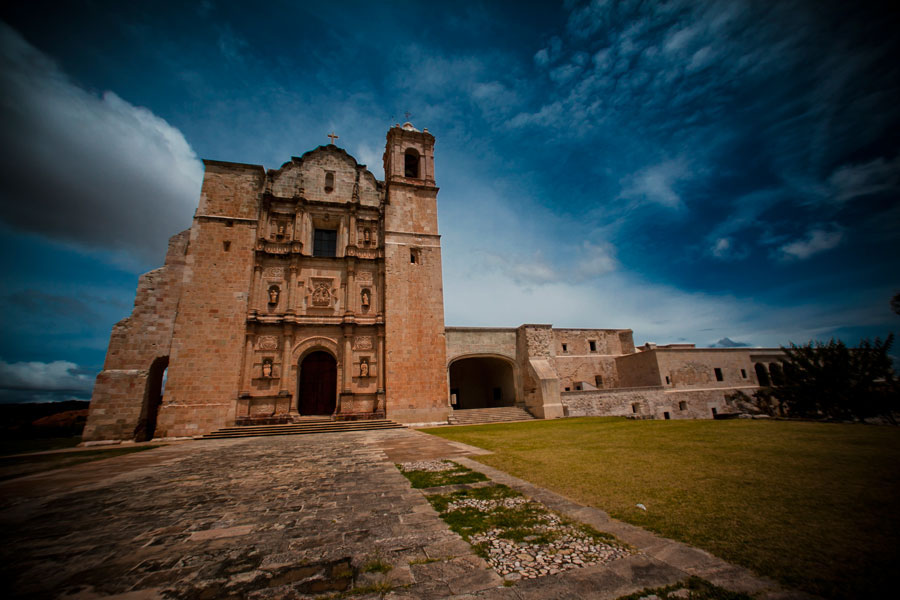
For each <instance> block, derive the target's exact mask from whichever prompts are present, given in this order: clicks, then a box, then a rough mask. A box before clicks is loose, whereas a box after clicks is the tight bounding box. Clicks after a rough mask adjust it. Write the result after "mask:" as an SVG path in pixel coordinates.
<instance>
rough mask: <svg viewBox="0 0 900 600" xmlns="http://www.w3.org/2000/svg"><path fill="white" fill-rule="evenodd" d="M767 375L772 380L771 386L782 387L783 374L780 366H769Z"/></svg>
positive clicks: (773, 364) (775, 364) (776, 364)
mask: <svg viewBox="0 0 900 600" xmlns="http://www.w3.org/2000/svg"><path fill="white" fill-rule="evenodd" d="M769 375H770V376H771V378H772V384H773V385H784V373H783V372H782V370H781V365H780V364H778V363H774V362H773V363H772V364H770V365H769Z"/></svg>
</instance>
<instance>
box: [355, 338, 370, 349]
mask: <svg viewBox="0 0 900 600" xmlns="http://www.w3.org/2000/svg"><path fill="white" fill-rule="evenodd" d="M353 349H354V350H371V349H372V336H371V335H358V336H356V337H355V338H353Z"/></svg>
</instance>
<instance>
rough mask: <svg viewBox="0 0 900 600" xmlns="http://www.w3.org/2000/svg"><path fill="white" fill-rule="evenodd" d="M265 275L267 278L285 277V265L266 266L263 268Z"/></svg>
mask: <svg viewBox="0 0 900 600" xmlns="http://www.w3.org/2000/svg"><path fill="white" fill-rule="evenodd" d="M263 277H265V278H267V279H283V278H284V267H266V268H265V269H263Z"/></svg>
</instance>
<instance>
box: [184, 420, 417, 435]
mask: <svg viewBox="0 0 900 600" xmlns="http://www.w3.org/2000/svg"><path fill="white" fill-rule="evenodd" d="M402 427H403V425H401V424H400V423H395V422H394V421H390V420H388V419H372V420H368V421H332V420H331V419H327V418H321V419H302V420H299V422H297V423H288V424H284V425H242V426H236V427H223V428H222V429H217V430H216V431H213V432H211V433H207V434H206V435H204V436H203V437H201V438H200V439H202V440H221V439H226V438H237V437H259V436H265V435H303V434H311V433H340V432H344V431H372V430H378V429H399V428H402Z"/></svg>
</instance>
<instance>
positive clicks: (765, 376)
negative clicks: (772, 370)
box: [754, 363, 772, 387]
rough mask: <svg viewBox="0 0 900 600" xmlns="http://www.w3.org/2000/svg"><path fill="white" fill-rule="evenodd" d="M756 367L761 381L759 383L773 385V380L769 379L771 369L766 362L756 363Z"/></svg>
mask: <svg viewBox="0 0 900 600" xmlns="http://www.w3.org/2000/svg"><path fill="white" fill-rule="evenodd" d="M754 368H755V369H756V379H757V380H758V381H759V385H761V386H763V387H767V386H770V385H772V382H771V380H770V379H769V371H768V370H767V369H766V366H765V365H764V364H762V363H756V365H754Z"/></svg>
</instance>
